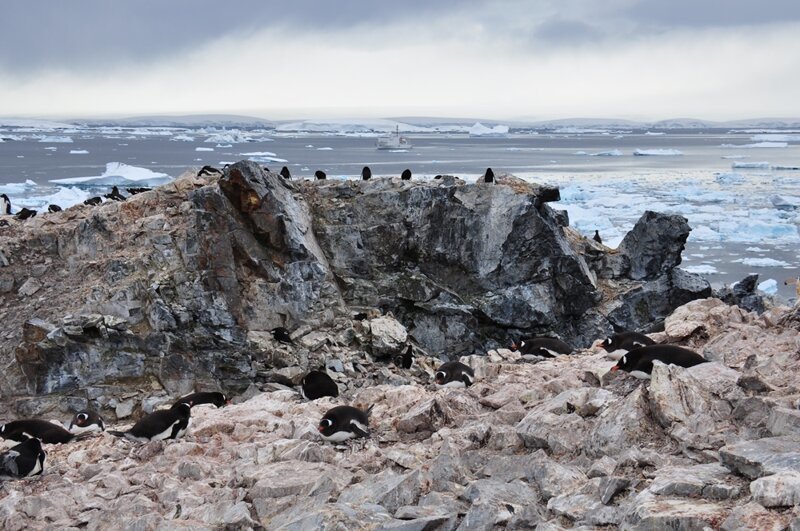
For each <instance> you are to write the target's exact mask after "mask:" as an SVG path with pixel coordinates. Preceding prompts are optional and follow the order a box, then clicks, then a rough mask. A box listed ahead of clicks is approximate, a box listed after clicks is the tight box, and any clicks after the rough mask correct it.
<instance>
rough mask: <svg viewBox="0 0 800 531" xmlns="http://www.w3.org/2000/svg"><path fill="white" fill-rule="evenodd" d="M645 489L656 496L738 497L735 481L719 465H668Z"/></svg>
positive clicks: (725, 469) (717, 498)
mask: <svg viewBox="0 0 800 531" xmlns="http://www.w3.org/2000/svg"><path fill="white" fill-rule="evenodd" d="M655 474H656V476H655V478H654V479H653V482H652V483H651V484H650V486H649V487H647V490H648V491H650V492H652V493H653V494H657V495H659V496H681V497H687V498H705V499H709V500H725V499H729V498H736V497H738V496H739V492H740V489H739V486H738V485H737V484H736V483H737V481H736V479H735V478H734V477H732V476H731V475H730V471H729V470H728V469H727V468H725V467H724V466H722V465H719V464H716V463H714V464H707V465H694V466H688V467H684V466H667V467H663V468H659V469H658V470H657V471H656V472H655Z"/></svg>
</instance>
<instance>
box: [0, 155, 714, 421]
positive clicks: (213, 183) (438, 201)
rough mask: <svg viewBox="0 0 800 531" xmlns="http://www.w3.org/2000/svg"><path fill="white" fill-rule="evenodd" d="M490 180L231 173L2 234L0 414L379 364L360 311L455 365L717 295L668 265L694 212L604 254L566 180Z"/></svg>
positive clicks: (632, 322) (655, 220) (123, 411)
mask: <svg viewBox="0 0 800 531" xmlns="http://www.w3.org/2000/svg"><path fill="white" fill-rule="evenodd" d="M497 181H498V184H496V185H494V184H492V185H487V184H484V183H478V184H471V185H469V184H465V183H463V182H461V181H460V180H458V179H456V178H454V177H448V176H445V177H444V178H443V179H441V180H435V181H429V182H412V181H400V180H396V179H373V180H369V181H357V182H356V181H324V182H309V181H304V182H289V181H286V180H284V179H282V178H281V177H279V176H277V175H276V174H270V173H265V172H264V171H263V170H262V169H261V168H260V167H259V166H258V165H256V164H254V163H251V162H241V163H238V164H235V165H233V166H231V167H229V168H228V169H227V170H226V171H225V174H224V176H223V177H221V178H219V179H212V178H210V177H206V178H197V177H194V176H193V174H187V175H185V176H183V177H181V178H179V179H178V180H176V181H175V182H174V183H172V184H169V185H166V186H163V187H160V188H158V189H156V190H153V191H150V192H146V193H143V194H139V195H136V196H134V197H132V198H130V199H129V200H128V201H125V202H123V203H106V204H103V205H101V206H99V207H96V208H89V207H85V206H78V207H74V208H71V209H69V210H67V211H65V212H62V213H56V214H49V215H46V216H40V217H37V218H34V219H32V220H28V221H26V222H24V223H14V225H12V227H10V228H4V229H0V230H1V231H2V232H1V233H0V252H2V260H0V264H3V267H0V288H1V289H2V291H3V293H2V306H0V318H2V319H3V322H4V324H5V328H4V330H5V334H4V335H3V336H2V338H0V348H1V349H2V350H0V362H1V363H2V367H3V371H0V393H1V394H2V397H1V398H2V405H1V406H0V407H2V408H5V409H7V410H8V412H9V413H10V414H19V415H41V414H44V413H45V412H48V411H52V410H60V411H65V412H66V411H67V410H71V409H74V408H77V407H82V406H85V405H87V404H91V405H93V406H98V407H100V408H102V409H103V410H104V412H105V413H106V414H113V415H116V416H117V417H119V418H125V417H127V416H128V415H130V414H131V413H132V412H133V411H138V408H139V404H140V402H141V399H143V398H147V397H150V396H152V395H159V396H161V395H163V396H167V395H170V396H175V395H179V394H182V393H186V392H189V391H192V390H195V389H198V388H202V389H215V388H221V389H223V390H224V391H226V392H227V393H229V394H234V393H236V392H241V391H244V390H245V389H247V388H248V386H250V385H251V384H252V383H254V382H255V383H258V382H265V381H284V382H285V381H287V380H291V379H292V378H294V377H296V375H297V373H298V372H299V371H301V370H304V369H306V368H308V367H310V366H318V365H321V364H324V363H328V362H335V363H334V364H338V365H341V364H342V363H348V362H350V358H354V357H355V358H359V359H363V358H364V357H365V356H375V357H377V358H380V357H383V356H389V355H390V354H391V352H389V351H388V350H387V349H386V348H385V347H383V346H380V344H381V341H380V340H376V341H373V334H372V333H371V332H370V328H369V325H367V328H365V329H363V330H362V328H360V325H355V324H354V322H353V321H352V319H351V317H352V314H353V312H358V311H366V312H367V313H370V315H372V314H377V313H381V312H382V313H384V314H385V313H387V312H391V313H392V314H393V315H394V316H395V317H396V318H397V319H398V320H399V321H400V322H401V323H402V324H403V325H404V327H405V328H406V329H407V331H408V335H409V336H410V338H411V339H412V340H413V341H414V342H415V343H417V344H418V346H420V347H421V348H422V349H424V350H425V351H426V352H428V353H429V354H431V355H435V356H439V357H441V358H453V357H456V356H458V355H465V354H473V353H476V352H479V353H481V352H485V351H486V349H487V348H490V347H497V346H501V345H506V344H508V343H509V342H510V340H511V339H512V338H519V337H520V336H527V335H530V334H544V333H546V334H551V335H558V336H561V337H562V338H563V339H565V340H567V341H569V342H571V343H572V344H573V345H575V346H576V347H580V346H584V347H585V346H588V345H589V344H591V342H592V341H593V340H595V339H597V338H599V337H603V336H605V335H606V334H607V333H608V332H610V331H611V330H612V329H613V327H623V328H629V329H642V328H645V327H647V326H649V325H651V324H652V323H654V322H656V323H657V322H659V321H663V319H664V317H665V316H666V315H668V314H669V312H670V311H671V310H672V309H674V308H675V307H677V306H678V305H680V304H683V303H684V302H686V301H688V300H691V299H694V298H698V297H701V296H705V295H707V294H708V285H707V284H706V283H705V282H704V281H702V280H701V279H699V277H697V276H694V275H691V274H689V273H686V272H684V271H682V270H680V269H677V268H675V266H676V265H677V264H679V263H680V251H681V249H682V246H683V243H684V242H685V240H686V237H687V236H688V231H689V228H688V226H687V225H686V221H685V219H683V218H680V217H679V216H666V215H660V214H655V213H646V214H645V215H644V216H643V217H642V219H641V220H640V221H639V223H638V224H637V225H636V227H635V228H634V230H633V231H632V232H631V234H630V235H629V236H628V237H627V238H626V239H625V241H624V242H623V245H622V246H620V249H618V250H610V249H608V248H605V247H603V246H600V245H598V244H596V243H595V242H594V241H591V240H587V239H585V238H583V237H581V236H579V235H578V234H577V233H576V232H574V231H573V230H571V229H570V228H569V227H568V226H566V216H565V214H564V213H563V212H559V211H557V210H553V209H552V208H550V206H548V204H549V202H551V201H553V200H557V199H558V190H557V189H554V188H547V187H541V186H536V185H531V184H529V183H525V182H524V181H521V180H519V179H516V178H514V177H511V176H505V177H498V179H497ZM277 326H283V327H286V328H288V329H290V330H292V331H293V332H294V336H295V338H296V339H297V340H298V341H299V346H298V347H297V348H284V347H279V346H278V345H277V344H276V343H275V342H274V341H273V340H272V338H271V336H270V334H269V330H271V329H272V328H274V327H277ZM377 335H380V334H377ZM333 345H335V346H341V347H345V348H346V349H347V351H348V352H349V354H348V355H347V356H344V358H342V359H332V355H331V354H330V352H329V350H330V349H329V347H330V346H333ZM292 367H294V368H292ZM283 369H286V370H284V372H283V373H279V372H278V371H281V370H283Z"/></svg>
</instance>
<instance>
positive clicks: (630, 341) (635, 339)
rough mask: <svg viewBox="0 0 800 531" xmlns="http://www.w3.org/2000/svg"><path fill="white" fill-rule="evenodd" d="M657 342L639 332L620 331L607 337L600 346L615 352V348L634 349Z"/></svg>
mask: <svg viewBox="0 0 800 531" xmlns="http://www.w3.org/2000/svg"><path fill="white" fill-rule="evenodd" d="M655 344H656V342H655V341H653V340H652V339H650V338H649V337H647V336H646V335H644V334H640V333H639V332H619V333H617V334H612V335H610V336H608V337H607V338H605V340H604V341H603V342H602V343H601V344H600V346H601V347H603V348H604V349H605V350H606V351H607V352H614V351H615V350H633V349H635V348H639V347H646V346H647V345H655Z"/></svg>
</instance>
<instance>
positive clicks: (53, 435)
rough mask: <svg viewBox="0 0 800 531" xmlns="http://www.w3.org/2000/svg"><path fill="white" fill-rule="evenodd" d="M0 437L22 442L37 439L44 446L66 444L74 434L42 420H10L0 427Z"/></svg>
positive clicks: (58, 425) (53, 423)
mask: <svg viewBox="0 0 800 531" xmlns="http://www.w3.org/2000/svg"><path fill="white" fill-rule="evenodd" d="M0 437H2V438H3V439H6V440H7V441H8V440H11V441H17V442H23V441H25V440H27V439H31V438H34V439H39V440H40V441H42V442H43V443H45V444H58V443H62V444H63V443H68V442H70V441H71V440H73V439H74V438H75V434H73V433H70V432H68V431H67V430H65V429H64V427H63V426H61V425H60V424H56V423H55V422H50V421H49V420H42V419H23V420H12V421H11V422H9V423H7V424H3V425H2V426H0Z"/></svg>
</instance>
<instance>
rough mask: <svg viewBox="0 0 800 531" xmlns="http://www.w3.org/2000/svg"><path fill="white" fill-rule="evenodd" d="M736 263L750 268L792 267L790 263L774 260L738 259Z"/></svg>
mask: <svg viewBox="0 0 800 531" xmlns="http://www.w3.org/2000/svg"><path fill="white" fill-rule="evenodd" d="M734 262H739V263H742V264H744V265H746V266H750V267H790V264H789V263H788V262H784V261H783V260H775V259H774V258H737V259H736V260H734Z"/></svg>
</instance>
